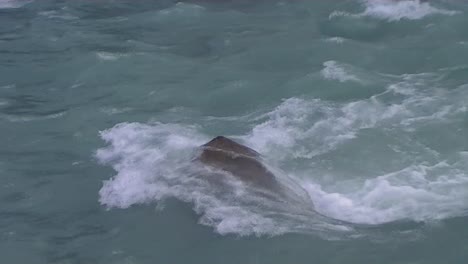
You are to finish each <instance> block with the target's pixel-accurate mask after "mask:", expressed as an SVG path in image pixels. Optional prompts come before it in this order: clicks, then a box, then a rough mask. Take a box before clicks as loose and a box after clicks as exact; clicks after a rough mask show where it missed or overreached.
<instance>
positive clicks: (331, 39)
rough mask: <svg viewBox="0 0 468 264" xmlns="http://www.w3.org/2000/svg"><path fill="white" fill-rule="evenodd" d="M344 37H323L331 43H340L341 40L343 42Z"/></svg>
mask: <svg viewBox="0 0 468 264" xmlns="http://www.w3.org/2000/svg"><path fill="white" fill-rule="evenodd" d="M345 40H346V39H345V38H342V37H331V38H327V39H325V41H327V42H332V43H337V44H342V43H343V42H345Z"/></svg>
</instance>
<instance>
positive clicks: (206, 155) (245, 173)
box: [197, 136, 280, 190]
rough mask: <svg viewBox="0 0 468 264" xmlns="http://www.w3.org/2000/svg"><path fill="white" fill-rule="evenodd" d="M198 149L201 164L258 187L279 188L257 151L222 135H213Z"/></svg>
mask: <svg viewBox="0 0 468 264" xmlns="http://www.w3.org/2000/svg"><path fill="white" fill-rule="evenodd" d="M200 149H201V152H200V154H199V156H198V157H197V159H198V160H199V161H200V162H202V163H203V164H205V165H208V166H211V167H213V168H216V169H220V170H223V171H226V172H228V173H230V174H232V175H233V176H235V177H237V178H239V179H240V180H242V181H244V182H246V183H251V184H255V185H256V186H258V187H262V188H266V189H270V190H279V189H280V185H279V183H278V181H277V179H276V177H275V175H274V174H273V173H272V172H270V171H269V170H268V169H267V168H266V167H265V165H263V164H262V162H261V161H260V154H259V153H258V152H257V151H255V150H253V149H251V148H249V147H246V146H244V145H242V144H239V143H237V142H235V141H233V140H231V139H228V138H226V137H223V136H218V137H215V138H214V139H212V140H211V141H210V142H208V143H206V144H204V145H202V146H200Z"/></svg>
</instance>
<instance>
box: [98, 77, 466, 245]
mask: <svg viewBox="0 0 468 264" xmlns="http://www.w3.org/2000/svg"><path fill="white" fill-rule="evenodd" d="M392 78H393V79H395V78H398V81H396V82H394V83H392V84H391V85H389V86H388V87H387V89H386V90H385V91H384V92H382V93H380V94H377V95H374V96H372V97H370V98H367V99H362V100H357V101H352V102H341V103H338V102H330V101H324V100H319V99H307V98H289V99H286V100H284V101H283V102H282V103H281V104H280V105H278V106H277V107H276V108H274V109H272V110H271V111H269V112H266V113H264V114H256V115H255V116H245V117H243V118H251V119H252V122H253V124H254V125H253V126H252V127H251V129H250V131H249V132H247V133H245V134H239V135H231V136H233V137H234V138H235V139H236V140H238V141H240V142H242V143H245V144H246V145H248V146H251V147H252V148H254V149H256V150H257V151H259V152H260V153H262V154H263V156H264V160H265V161H267V163H268V166H269V167H270V168H271V169H272V170H273V171H275V174H276V175H277V176H278V177H279V178H280V180H281V181H283V182H284V183H285V185H286V186H288V188H289V189H290V191H291V193H292V194H293V199H291V200H289V201H278V200H277V199H274V198H272V197H274V194H271V193H265V191H262V190H258V189H255V188H253V187H251V186H249V185H246V184H243V183H242V182H239V181H238V180H236V179H235V178H232V177H222V176H220V175H219V174H222V172H219V171H213V170H210V169H209V168H205V167H203V166H199V165H197V164H195V163H193V162H191V160H192V158H193V157H194V155H195V154H196V151H197V147H198V146H199V145H201V144H203V143H205V142H207V141H208V140H209V139H210V138H211V137H212V136H213V135H207V134H206V133H203V132H202V131H203V129H202V127H203V126H193V125H188V124H185V125H184V124H167V123H166V124H165V123H158V122H154V123H147V124H143V123H121V124H118V125H116V126H115V127H113V128H110V129H107V130H105V131H102V133H101V137H102V138H103V139H104V140H105V141H106V142H107V144H108V146H106V147H104V148H101V149H99V150H97V152H96V157H97V159H98V160H99V161H100V162H101V163H103V164H107V165H111V166H112V167H113V168H114V170H115V171H116V172H117V174H116V175H115V176H114V177H112V178H111V179H109V180H107V181H105V182H104V184H103V187H102V189H101V190H100V192H99V196H100V203H101V204H103V205H105V206H107V207H109V208H113V207H117V208H127V207H130V206H132V205H136V204H147V203H160V202H163V201H164V200H165V199H166V198H169V197H175V198H177V199H179V200H182V201H185V202H189V203H191V204H193V208H194V210H195V211H196V212H197V213H198V214H199V215H200V223H201V224H204V225H208V226H211V227H213V228H214V229H215V230H216V232H218V233H220V234H229V233H234V234H238V235H252V234H255V235H278V234H283V233H288V232H299V233H313V234H321V235H324V236H327V237H329V236H332V237H335V236H340V235H345V236H348V235H351V234H356V233H357V232H359V228H358V227H356V225H362V224H364V225H377V224H385V223H391V222H395V221H437V220H440V219H445V218H450V217H455V216H460V215H466V214H467V213H468V202H466V201H468V199H467V198H468V191H467V190H468V174H467V173H466V171H467V170H466V169H467V168H468V159H467V155H466V154H465V153H466V151H461V150H457V149H455V150H453V151H451V152H450V153H444V150H443V149H438V148H437V144H435V145H434V146H433V145H430V144H429V145H428V142H427V140H426V139H427V138H425V137H424V135H425V133H426V132H427V131H432V130H433V129H434V127H441V126H442V127H449V126H450V125H451V122H463V116H464V115H465V114H466V111H467V107H466V105H465V102H464V101H463V98H466V96H467V94H466V89H463V87H460V88H458V89H453V90H440V89H438V88H433V87H431V88H427V86H428V84H429V83H431V82H432V81H433V78H434V76H433V75H430V74H414V75H410V74H407V75H402V76H393V77H392ZM420 87H421V88H423V87H424V88H425V89H420ZM462 132H463V131H462ZM462 132H460V133H461V134H463V133H462ZM375 133H380V134H382V135H383V136H382V137H381V138H383V139H387V142H376V141H372V140H373V138H372V135H373V134H375ZM444 136H446V137H447V138H451V137H452V138H453V135H448V134H447V135H444V134H439V137H440V140H444ZM452 138H451V139H447V140H453V139H452ZM374 148H378V149H377V151H376V150H375V149H374ZM344 161H347V162H349V163H347V164H345V165H346V166H344V168H345V172H344V173H343V172H342V171H340V170H339V167H340V162H344ZM350 164H351V165H353V166H355V167H358V168H359V169H360V170H358V171H361V173H362V172H363V171H364V172H365V173H364V174H366V175H359V173H358V172H356V171H353V170H352V169H350V168H351V167H353V166H349V165H350ZM342 174H344V176H343V175H342ZM216 175H217V176H216ZM210 177H211V178H210ZM207 178H210V179H216V180H214V181H211V180H207ZM226 190H229V191H226Z"/></svg>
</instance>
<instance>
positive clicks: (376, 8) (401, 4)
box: [362, 0, 457, 21]
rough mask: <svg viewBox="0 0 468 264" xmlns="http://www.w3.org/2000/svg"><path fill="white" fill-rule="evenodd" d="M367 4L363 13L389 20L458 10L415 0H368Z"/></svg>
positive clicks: (454, 12) (414, 18) (451, 13)
mask: <svg viewBox="0 0 468 264" xmlns="http://www.w3.org/2000/svg"><path fill="white" fill-rule="evenodd" d="M365 4H366V10H365V11H364V13H363V14H362V15H365V16H371V17H375V18H379V19H385V20H389V21H398V20H401V19H410V20H416V19H421V18H424V17H426V16H429V15H434V14H441V15H455V14H457V12H456V11H450V10H445V9H439V8H436V7H433V6H431V5H430V3H419V2H418V1H414V0H406V1H392V0H367V1H365Z"/></svg>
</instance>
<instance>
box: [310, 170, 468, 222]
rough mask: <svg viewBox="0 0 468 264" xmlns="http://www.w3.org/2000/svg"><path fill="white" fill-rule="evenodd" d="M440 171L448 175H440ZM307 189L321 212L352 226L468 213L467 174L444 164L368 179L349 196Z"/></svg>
mask: <svg viewBox="0 0 468 264" xmlns="http://www.w3.org/2000/svg"><path fill="white" fill-rule="evenodd" d="M441 169H443V170H442V171H444V172H445V173H447V175H437V174H436V173H440V171H441ZM433 174H436V175H433ZM305 186H306V188H307V189H308V190H309V193H310V195H311V197H312V199H313V200H314V202H315V206H316V209H317V210H318V211H319V212H321V213H323V214H325V215H328V216H330V217H333V218H336V219H341V220H344V221H349V222H353V223H362V224H381V223H387V222H392V221H397V220H404V219H410V220H415V221H431V220H437V219H444V218H447V217H454V216H457V215H464V214H465V213H466V212H467V209H468V206H467V203H466V200H467V198H468V192H467V191H466V190H467V188H468V177H467V175H466V173H465V172H464V171H461V170H459V169H457V168H452V166H451V165H450V164H447V163H444V162H442V163H438V164H435V165H433V166H427V165H423V164H421V165H415V166H410V167H407V168H404V169H402V170H400V171H396V172H393V173H389V174H387V175H383V176H379V177H377V178H374V179H369V180H366V181H365V182H364V183H363V184H362V187H361V188H360V189H358V190H357V191H354V192H350V193H338V192H332V191H328V192H327V191H324V190H323V189H322V188H321V186H319V185H316V184H314V183H306V184H305Z"/></svg>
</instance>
